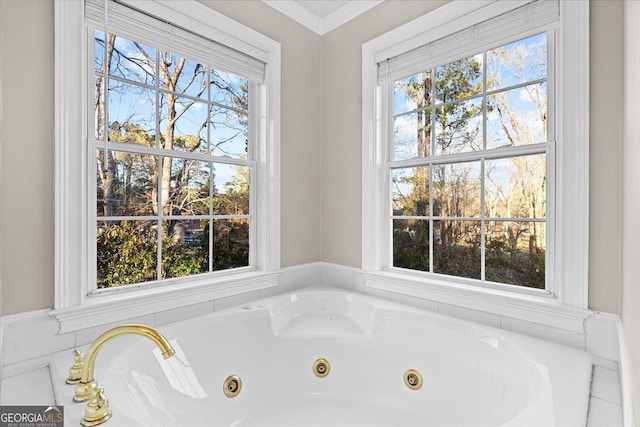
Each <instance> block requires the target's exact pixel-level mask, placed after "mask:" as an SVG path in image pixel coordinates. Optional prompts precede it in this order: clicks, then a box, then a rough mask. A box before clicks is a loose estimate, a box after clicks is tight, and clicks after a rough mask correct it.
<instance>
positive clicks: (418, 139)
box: [393, 110, 431, 160]
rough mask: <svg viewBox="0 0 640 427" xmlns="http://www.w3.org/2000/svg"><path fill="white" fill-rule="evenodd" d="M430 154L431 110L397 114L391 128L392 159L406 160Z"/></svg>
mask: <svg viewBox="0 0 640 427" xmlns="http://www.w3.org/2000/svg"><path fill="white" fill-rule="evenodd" d="M430 154H431V110H424V111H418V112H415V113H409V114H404V115H401V116H398V117H396V118H395V120H394V128H393V159H394V160H408V159H413V158H414V157H426V156H429V155H430Z"/></svg>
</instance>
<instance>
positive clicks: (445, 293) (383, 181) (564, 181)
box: [362, 0, 589, 332]
mask: <svg viewBox="0 0 640 427" xmlns="http://www.w3.org/2000/svg"><path fill="white" fill-rule="evenodd" d="M529 2H530V0H529V1H527V0H519V1H500V0H498V1H496V0H483V1H474V2H468V1H463V0H457V1H453V2H451V3H449V4H447V5H445V6H442V7H440V8H438V9H436V10H434V11H433V12H430V13H428V14H426V15H424V16H422V17H420V18H417V19H415V20H414V21H411V22H409V23H408V24H406V25H403V26H401V27H399V28H397V29H395V30H392V31H390V32H388V33H386V34H383V35H381V36H379V37H377V38H375V39H373V40H371V41H369V42H367V43H365V44H363V46H362V103H363V106H362V137H363V139H362V156H363V157H362V171H363V172H362V184H363V195H362V212H363V215H362V236H363V237H362V267H363V271H364V275H365V283H366V285H367V286H369V287H373V288H377V289H382V290H386V291H391V292H399V293H403V294H407V295H412V296H418V297H422V298H425V299H430V300H433V301H436V302H441V303H447V304H454V305H458V306H462V307H468V308H473V309H478V310H482V311H486V312H491V313H495V314H498V315H507V316H512V317H517V318H525V319H531V320H534V319H535V320H536V321H537V322H538V323H540V322H543V323H544V322H545V320H544V319H545V318H542V320H541V317H540V315H539V311H540V310H542V311H543V312H545V313H546V314H549V313H555V314H553V315H551V318H553V320H549V324H553V325H555V326H557V320H558V318H557V316H556V314H557V315H559V316H561V317H562V318H563V319H564V320H566V322H565V323H563V324H564V325H565V326H566V328H567V329H571V330H575V331H577V332H582V331H583V329H582V321H581V320H580V319H582V318H583V315H584V313H583V310H586V309H587V304H588V301H587V290H588V271H587V268H588V226H589V185H588V182H589V4H588V1H584V0H580V1H571V2H565V1H560V2H559V5H560V20H559V29H558V30H557V37H556V52H555V58H556V59H555V61H550V67H554V68H553V70H552V71H550V76H554V79H555V82H554V86H555V108H556V115H555V117H556V118H557V121H556V123H555V131H556V138H557V141H558V143H557V144H556V151H555V153H554V154H555V162H556V176H555V187H554V188H551V187H550V188H549V190H548V191H549V192H548V198H550V199H551V201H552V202H553V203H554V204H555V212H556V214H555V218H552V219H550V221H553V228H552V229H554V230H556V232H555V233H554V235H553V236H551V239H553V242H551V245H550V246H551V247H553V248H554V249H555V252H554V254H553V255H552V256H550V257H548V259H549V261H548V268H549V270H548V271H550V272H553V273H552V277H549V279H548V280H550V281H551V282H552V284H551V286H550V287H548V289H551V290H552V292H550V293H544V294H541V293H540V292H538V293H535V292H533V293H532V292H528V291H524V292H523V291H522V290H519V289H517V287H515V286H510V287H508V288H514V289H502V287H499V288H492V287H481V286H476V285H471V284H468V283H464V281H461V280H455V279H454V280H447V279H446V278H443V277H436V276H435V275H424V274H412V273H411V272H408V271H399V269H393V268H388V264H389V262H388V254H389V245H390V244H391V242H390V239H389V237H388V220H389V218H388V212H389V207H388V206H389V205H388V203H389V195H388V194H387V193H388V192H389V191H388V188H389V187H388V179H387V157H386V156H387V155H388V151H389V148H388V146H387V141H388V138H387V137H386V135H385V128H386V124H385V123H384V121H385V120H387V117H388V111H385V109H386V104H385V102H380V100H382V99H383V97H385V96H386V95H387V94H386V93H385V91H386V90H387V88H386V87H384V85H378V84H377V62H378V61H379V60H380V59H381V58H392V57H394V56H397V55H400V54H402V53H405V52H408V51H411V50H413V49H416V48H418V47H420V46H422V45H425V44H426V43H429V42H431V41H435V40H438V39H441V38H443V37H446V36H447V35H450V34H453V33H455V32H457V31H460V30H462V29H465V28H468V27H470V26H472V25H475V24H477V23H480V22H483V21H486V20H487V19H490V18H492V17H495V16H499V15H501V14H503V13H505V12H508V11H510V10H513V9H515V8H517V7H519V6H522V5H524V4H527V3H529ZM505 37H509V35H505ZM551 49H553V48H551ZM550 120H552V118H551V119H550ZM549 263H550V264H551V265H549ZM505 288H506V287H505ZM550 307H551V308H550ZM558 307H561V308H560V309H559V310H560V311H558V310H556V309H557V308H558ZM567 310H569V311H571V310H577V311H575V314H576V316H577V317H575V318H574V317H571V316H569V317H568V318H567V317H566V316H565V314H566V312H567ZM561 313H562V314H561Z"/></svg>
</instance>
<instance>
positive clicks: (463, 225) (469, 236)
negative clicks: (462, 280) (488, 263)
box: [433, 221, 481, 279]
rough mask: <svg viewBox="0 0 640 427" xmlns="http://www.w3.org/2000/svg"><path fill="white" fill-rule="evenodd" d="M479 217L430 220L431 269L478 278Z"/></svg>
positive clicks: (437, 271) (479, 259)
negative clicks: (476, 219) (467, 219)
mask: <svg viewBox="0 0 640 427" xmlns="http://www.w3.org/2000/svg"><path fill="white" fill-rule="evenodd" d="M480 264H481V256H480V221H433V272H434V273H440V274H448V275H451V276H459V277H468V278H470V279H480V276H481V267H480Z"/></svg>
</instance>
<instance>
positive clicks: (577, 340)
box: [500, 317, 585, 350]
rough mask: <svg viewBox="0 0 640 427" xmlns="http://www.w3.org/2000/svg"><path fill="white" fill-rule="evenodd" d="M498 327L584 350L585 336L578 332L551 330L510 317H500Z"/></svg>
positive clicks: (544, 326)
mask: <svg viewBox="0 0 640 427" xmlns="http://www.w3.org/2000/svg"><path fill="white" fill-rule="evenodd" d="M500 325H501V327H502V329H505V330H507V331H512V332H517V333H519V334H523V335H528V336H530V337H534V338H540V339H543V340H546V341H551V342H554V343H557V344H562V345H566V346H569V347H573V348H577V349H579V350H584V349H585V336H584V334H581V333H579V332H572V331H567V330H565V329H558V328H552V327H551V326H546V325H540V324H538V323H532V322H527V321H525V320H520V319H512V318H510V317H501V319H500Z"/></svg>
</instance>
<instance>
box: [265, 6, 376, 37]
mask: <svg viewBox="0 0 640 427" xmlns="http://www.w3.org/2000/svg"><path fill="white" fill-rule="evenodd" d="M262 1H263V2H264V3H266V4H268V5H269V6H271V7H273V8H274V9H276V10H277V11H279V12H281V13H283V14H285V15H287V16H288V17H289V18H291V19H293V20H294V21H297V22H298V23H300V24H302V25H304V26H305V27H307V28H308V29H310V30H311V31H313V32H315V33H317V34H319V35H324V34H326V33H328V32H329V31H331V30H333V29H335V28H338V27H339V26H341V25H342V24H344V23H346V22H348V21H350V20H352V19H353V18H355V17H356V16H358V15H361V14H363V13H364V12H366V11H367V10H369V9H371V8H372V7H375V6H377V5H378V4H380V3H382V2H383V1H384V0H362V1H352V2H349V3H347V4H346V5H344V6H342V7H341V8H339V9H337V10H336V11H334V12H332V13H331V14H330V15H328V16H327V17H325V18H319V17H318V16H316V15H315V14H313V13H312V12H310V11H309V10H307V9H305V8H304V7H302V6H300V4H298V2H295V1H290V0H262Z"/></svg>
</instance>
